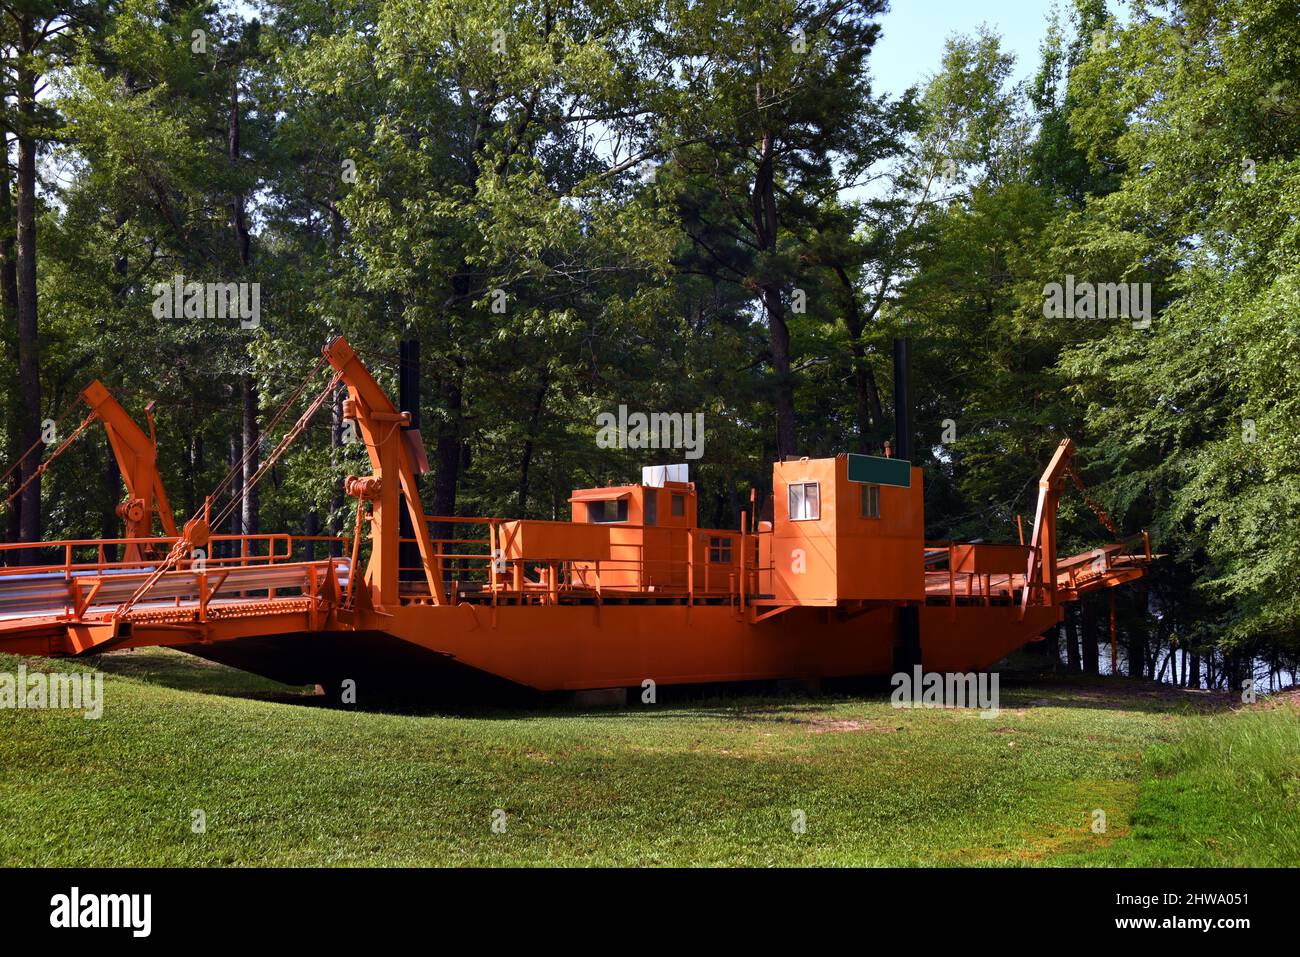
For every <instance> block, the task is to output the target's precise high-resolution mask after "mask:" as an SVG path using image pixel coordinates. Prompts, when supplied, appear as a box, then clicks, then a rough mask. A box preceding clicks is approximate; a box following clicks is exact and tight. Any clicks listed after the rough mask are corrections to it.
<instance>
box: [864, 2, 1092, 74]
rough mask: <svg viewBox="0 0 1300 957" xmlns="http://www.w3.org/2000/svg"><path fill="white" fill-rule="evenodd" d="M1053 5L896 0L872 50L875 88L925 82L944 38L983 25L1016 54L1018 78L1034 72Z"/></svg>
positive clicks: (934, 68) (939, 52)
mask: <svg viewBox="0 0 1300 957" xmlns="http://www.w3.org/2000/svg"><path fill="white" fill-rule="evenodd" d="M1053 5H1054V3H1053V0H892V2H891V4H890V10H889V12H888V13H887V14H885V16H884V17H883V18H882V19H881V21H880V25H881V27H882V29H883V31H884V32H883V35H882V36H881V38H880V42H879V43H877V44H876V48H875V49H874V50H873V51H872V53H871V63H872V74H873V75H874V76H875V80H876V82H875V89H876V92H877V93H888V94H890V95H891V96H897V95H898V94H900V93H902V92H903V91H904V90H905V89H907V88H908V87H909V86H911V85H913V84H917V83H920V82H921V81H922V80H923V79H924V78H925V77H926V76H928V75H929V74H931V73H934V72H935V71H936V70H938V68H939V57H940V55H941V54H942V52H943V41H944V40H946V39H947V38H948V37H949V36H951V35H952V34H954V33H974V32H975V30H976V29H977V28H978V27H979V25H980V24H981V23H983V24H987V25H988V27H989V28H990V29H991V30H993V31H994V32H995V33H997V34H998V35H999V36H1001V37H1002V44H1003V49H1005V50H1007V51H1008V52H1010V53H1014V54H1015V56H1016V72H1015V76H1016V79H1023V78H1025V77H1027V76H1031V75H1033V73H1034V71H1035V70H1037V68H1038V47H1039V44H1040V43H1041V42H1042V40H1043V37H1044V36H1045V35H1046V33H1047V18H1048V14H1049V13H1050V12H1051V10H1052V7H1053ZM1063 6H1064V4H1063ZM1112 7H1113V4H1112Z"/></svg>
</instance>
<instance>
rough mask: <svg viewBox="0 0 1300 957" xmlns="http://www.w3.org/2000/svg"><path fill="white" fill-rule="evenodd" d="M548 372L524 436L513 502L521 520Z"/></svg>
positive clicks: (524, 510) (548, 384)
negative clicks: (515, 494)
mask: <svg viewBox="0 0 1300 957" xmlns="http://www.w3.org/2000/svg"><path fill="white" fill-rule="evenodd" d="M550 385H551V380H550V375H549V372H546V371H544V372H543V373H542V384H541V385H540V386H538V389H537V394H536V396H534V398H533V408H532V411H531V412H530V414H529V416H528V430H527V434H526V435H525V436H524V450H523V455H522V457H521V459H520V462H519V497H518V498H517V499H516V501H515V514H516V515H518V516H519V517H520V518H523V517H524V516H525V515H526V514H527V511H528V469H529V466H531V465H532V462H533V442H534V441H535V439H536V437H537V427H538V425H539V424H540V423H541V420H542V410H543V409H544V408H545V407H546V392H547V390H548V389H549V388H550Z"/></svg>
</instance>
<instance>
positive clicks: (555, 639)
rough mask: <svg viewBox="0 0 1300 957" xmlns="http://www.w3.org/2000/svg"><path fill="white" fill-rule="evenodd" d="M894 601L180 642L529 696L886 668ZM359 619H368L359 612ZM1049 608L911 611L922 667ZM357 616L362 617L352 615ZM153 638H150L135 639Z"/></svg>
mask: <svg viewBox="0 0 1300 957" xmlns="http://www.w3.org/2000/svg"><path fill="white" fill-rule="evenodd" d="M897 611H898V609H897V607H896V606H881V607H879V608H876V609H873V610H870V611H867V612H863V613H861V614H858V615H856V616H853V617H849V618H844V617H841V616H840V615H839V613H838V612H837V611H836V610H835V609H818V608H794V609H791V610H790V611H788V612H785V613H783V614H781V615H779V616H777V617H775V618H772V619H770V620H767V621H762V622H758V623H749V622H747V621H744V620H740V619H738V618H737V615H736V612H735V609H733V608H731V607H728V606H695V607H692V608H689V609H688V608H687V607H686V606H684V605H668V606H634V605H605V606H603V607H600V608H599V609H597V608H596V607H595V606H564V605H561V606H501V607H498V608H497V609H496V611H495V619H496V623H495V626H494V625H493V618H494V613H493V609H492V608H491V607H490V606H484V605H469V604H461V605H456V606H441V607H431V606H406V607H401V608H396V609H394V610H393V614H392V617H391V618H390V617H383V618H381V619H380V621H381V622H382V624H380V622H378V621H376V622H366V623H365V624H373V625H375V626H377V627H374V628H370V627H365V628H361V629H358V630H339V629H333V630H331V629H327V630H324V631H318V632H312V633H307V632H298V631H293V632H287V633H283V634H281V635H280V636H279V640H277V636H275V635H271V634H268V633H267V632H266V629H265V626H264V625H263V627H262V628H261V629H260V632H261V633H260V635H259V636H257V637H252V636H249V637H239V636H237V635H232V636H231V638H230V639H227V640H217V641H211V642H207V643H204V644H196V643H175V647H178V648H179V649H180V650H182V651H187V652H190V653H193V654H196V655H199V656H201V657H204V658H208V659H211V660H215V661H222V662H225V663H227V664H231V665H234V666H236V667H239V668H243V669H245V670H248V671H252V672H256V673H259V674H264V675H267V676H268V677H271V678H275V679H277V680H280V681H285V682H289V683H320V684H323V685H330V684H333V683H335V682H338V681H341V680H344V679H348V678H351V679H354V680H356V681H358V683H359V684H360V683H363V682H366V681H369V682H371V683H373V684H376V685H378V684H384V685H390V684H404V685H409V684H419V683H420V682H421V681H423V680H426V679H429V680H433V676H434V673H435V672H436V673H438V674H439V675H440V676H441V677H446V678H449V679H450V680H451V681H453V682H454V681H456V680H459V679H458V676H459V678H466V679H468V678H471V677H481V676H491V677H493V678H496V679H504V680H505V681H507V682H510V683H511V684H515V685H521V686H524V687H528V688H532V689H536V690H538V691H560V690H581V689H594V688H612V687H638V686H641V685H642V684H643V682H645V681H646V680H647V679H648V680H651V681H654V682H655V683H656V684H662V685H673V684H701V683H713V682H732V681H756V680H770V679H777V678H835V677H852V676H878V675H888V674H891V673H892V672H893V670H894V663H893V662H894V658H893V655H894V651H893V649H894V636H895V634H896V633H897V622H896V618H897ZM366 617H367V618H369V617H370V616H366ZM1058 620H1059V614H1058V609H1056V608H1052V607H1031V608H1029V609H1027V611H1026V614H1025V616H1024V618H1023V619H1022V618H1021V617H1020V610H1019V609H1018V608H1014V607H1008V606H992V607H959V608H957V609H956V610H955V614H954V610H953V609H950V608H946V607H926V608H922V609H921V649H922V666H923V667H924V668H925V670H927V671H935V672H970V671H978V670H982V669H986V668H988V667H989V666H990V665H992V664H994V663H995V662H997V661H998V660H999V659H1001V658H1003V657H1004V656H1006V655H1007V654H1009V653H1011V652H1012V651H1015V650H1016V649H1018V648H1020V647H1021V646H1023V645H1024V644H1026V643H1027V642H1030V641H1034V640H1036V639H1037V638H1038V637H1039V636H1040V635H1041V634H1042V633H1043V632H1044V631H1046V630H1048V629H1050V628H1054V627H1055V626H1056V624H1057V621H1058ZM359 624H361V623H359ZM139 637H140V639H141V640H142V642H143V643H148V644H155V643H158V642H157V636H153V637H146V636H145V635H141V636H139Z"/></svg>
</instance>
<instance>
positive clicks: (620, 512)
mask: <svg viewBox="0 0 1300 957" xmlns="http://www.w3.org/2000/svg"><path fill="white" fill-rule="evenodd" d="M587 521H588V522H589V523H590V524H592V525H604V524H608V523H610V522H626V521H627V499H625V498H619V499H613V498H611V499H607V500H606V501H603V502H588V503H587Z"/></svg>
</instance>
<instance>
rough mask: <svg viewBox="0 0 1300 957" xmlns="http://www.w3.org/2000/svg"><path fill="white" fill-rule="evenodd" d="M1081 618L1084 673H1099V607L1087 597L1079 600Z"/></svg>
mask: <svg viewBox="0 0 1300 957" xmlns="http://www.w3.org/2000/svg"><path fill="white" fill-rule="evenodd" d="M1079 612H1080V620H1081V622H1082V625H1081V628H1080V633H1081V638H1082V642H1083V653H1082V656H1083V673H1084V674H1087V675H1095V674H1097V655H1098V645H1097V609H1096V607H1095V606H1094V604H1093V603H1092V602H1090V601H1088V600H1087V599H1086V598H1085V599H1084V600H1083V601H1081V602H1079Z"/></svg>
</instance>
